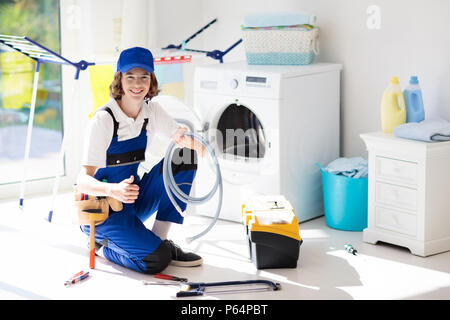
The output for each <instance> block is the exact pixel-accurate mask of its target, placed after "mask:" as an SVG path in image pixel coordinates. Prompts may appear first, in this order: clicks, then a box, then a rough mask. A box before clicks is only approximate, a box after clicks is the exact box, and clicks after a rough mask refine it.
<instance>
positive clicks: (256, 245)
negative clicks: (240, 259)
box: [242, 195, 303, 269]
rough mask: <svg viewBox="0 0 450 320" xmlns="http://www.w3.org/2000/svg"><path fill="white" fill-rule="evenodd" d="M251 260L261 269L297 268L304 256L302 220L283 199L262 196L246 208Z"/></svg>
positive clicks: (243, 217)
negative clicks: (299, 222)
mask: <svg viewBox="0 0 450 320" xmlns="http://www.w3.org/2000/svg"><path fill="white" fill-rule="evenodd" d="M242 222H243V224H244V226H245V231H246V234H247V238H248V244H249V255H250V259H251V260H252V261H253V262H254V263H255V265H256V267H257V268H258V269H269V268H296V267H297V260H298V257H299V253H300V245H301V244H302V242H303V240H302V239H301V238H300V234H299V226H298V220H297V217H296V216H295V212H294V209H293V208H292V205H291V204H290V203H289V201H287V200H286V198H285V197H284V196H282V195H275V196H258V197H255V198H253V199H251V200H250V201H248V202H246V203H244V204H243V205H242Z"/></svg>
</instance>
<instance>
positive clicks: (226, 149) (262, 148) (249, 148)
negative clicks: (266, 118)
mask: <svg viewBox="0 0 450 320" xmlns="http://www.w3.org/2000/svg"><path fill="white" fill-rule="evenodd" d="M216 129H217V133H216V141H217V147H218V149H219V151H221V152H222V153H223V154H224V155H226V156H228V155H234V156H237V157H243V158H264V155H265V153H266V139H265V135H264V128H263V126H262V124H261V122H260V120H259V119H258V117H257V116H256V115H255V113H253V112H252V111H251V110H250V109H249V108H247V107H245V106H243V105H238V104H235V103H233V104H230V105H228V106H227V107H226V108H225V109H224V110H223V112H222V114H220V116H219V118H218V121H217V126H216Z"/></svg>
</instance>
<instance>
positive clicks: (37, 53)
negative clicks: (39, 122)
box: [0, 35, 95, 222]
mask: <svg viewBox="0 0 450 320" xmlns="http://www.w3.org/2000/svg"><path fill="white" fill-rule="evenodd" d="M0 43H2V44H3V45H5V46H7V47H9V48H11V49H13V50H15V51H18V52H20V53H22V54H24V55H25V56H27V57H28V58H30V59H33V60H34V61H35V62H36V64H35V69H34V78H33V89H32V94H31V106H30V116H29V118H28V127H27V137H26V142H25V155H24V160H23V168H24V169H23V175H22V180H21V185H20V198H19V208H21V209H23V206H24V194H25V180H26V168H27V163H28V160H29V156H30V146H31V134H32V131H33V120H34V112H35V107H36V94H37V87H38V82H39V69H40V66H41V64H42V63H54V64H60V65H70V66H73V67H74V68H75V80H78V79H79V76H80V72H81V71H83V70H86V69H87V68H88V67H89V66H91V65H95V63H94V62H87V61H85V60H81V61H79V62H72V61H70V60H68V59H66V58H64V57H63V56H61V55H59V54H58V53H56V52H54V51H52V50H50V49H49V48H47V47H45V46H43V45H42V44H39V43H37V42H36V41H34V40H32V39H30V38H28V37H26V36H14V35H0ZM75 83H76V84H77V83H78V81H76V82H75ZM76 87H77V85H74V86H73V93H72V95H73V96H72V99H71V103H73V101H74V97H75V93H76V91H77V90H76V89H77V88H76ZM64 153H65V135H64V134H63V138H62V142H61V150H60V153H59V156H58V165H57V168H58V169H61V167H60V166H61V164H62V162H63V159H64ZM60 171H61V170H57V173H56V180H55V184H54V187H53V197H52V205H51V209H50V211H49V214H48V218H47V219H48V221H49V222H51V221H52V216H53V209H54V200H55V197H56V192H57V190H58V185H59V172H60Z"/></svg>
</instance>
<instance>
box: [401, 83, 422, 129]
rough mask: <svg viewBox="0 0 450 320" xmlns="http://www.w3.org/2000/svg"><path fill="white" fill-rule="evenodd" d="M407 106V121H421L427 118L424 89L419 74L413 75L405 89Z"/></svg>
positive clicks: (404, 94) (404, 95)
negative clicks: (421, 87) (421, 86)
mask: <svg viewBox="0 0 450 320" xmlns="http://www.w3.org/2000/svg"><path fill="white" fill-rule="evenodd" d="M403 97H404V99H405V107H406V122H421V121H423V120H424V119H425V110H424V108H423V99H422V90H421V89H420V86H419V80H418V79H417V76H411V79H409V85H408V86H407V87H406V89H405V90H404V91H403Z"/></svg>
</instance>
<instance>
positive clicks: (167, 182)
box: [163, 132, 223, 243]
mask: <svg viewBox="0 0 450 320" xmlns="http://www.w3.org/2000/svg"><path fill="white" fill-rule="evenodd" d="M185 135H187V136H190V137H192V138H193V139H196V140H198V141H200V142H201V143H202V144H203V145H204V146H205V148H206V150H207V151H208V152H209V154H210V155H211V158H212V159H213V162H214V165H215V169H216V182H215V183H214V186H213V188H212V189H211V191H210V192H209V193H208V194H206V195H205V196H203V197H198V198H196V197H191V196H189V195H187V194H185V193H184V192H183V191H182V190H181V189H180V188H179V187H178V185H177V183H176V182H175V179H174V177H173V173H172V166H171V165H170V164H171V163H172V157H173V152H174V150H175V147H176V144H175V142H173V141H171V143H170V145H169V147H168V148H167V152H166V155H165V156H164V162H163V181H164V188H165V189H166V193H167V196H168V197H169V199H170V201H171V202H172V204H173V206H174V207H175V208H176V209H177V211H178V212H179V213H180V214H181V215H182V214H183V212H182V210H181V208H180V207H179V206H178V204H177V202H176V201H175V199H174V196H175V197H176V198H177V199H179V200H181V201H182V202H184V203H186V204H193V205H199V204H202V203H205V202H207V201H209V200H210V199H211V198H212V197H213V196H214V195H215V194H216V192H217V189H219V202H218V205H217V210H216V214H215V216H214V217H213V220H212V221H211V223H210V224H209V225H208V226H207V227H206V229H205V230H203V231H202V232H200V233H199V234H197V235H195V236H193V237H188V238H186V242H188V243H190V242H192V241H194V240H196V239H198V238H200V237H202V236H204V235H205V234H206V233H208V232H209V231H210V230H211V228H212V227H213V226H214V225H215V224H216V222H217V219H218V218H219V214H220V210H221V208H222V197H223V186H222V174H221V173H220V167H219V163H218V161H217V158H216V155H215V153H214V150H213V148H212V147H211V145H210V144H209V143H208V142H207V141H206V140H205V139H204V138H203V137H202V136H200V135H198V134H196V133H193V132H186V133H185Z"/></svg>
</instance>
